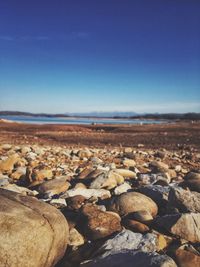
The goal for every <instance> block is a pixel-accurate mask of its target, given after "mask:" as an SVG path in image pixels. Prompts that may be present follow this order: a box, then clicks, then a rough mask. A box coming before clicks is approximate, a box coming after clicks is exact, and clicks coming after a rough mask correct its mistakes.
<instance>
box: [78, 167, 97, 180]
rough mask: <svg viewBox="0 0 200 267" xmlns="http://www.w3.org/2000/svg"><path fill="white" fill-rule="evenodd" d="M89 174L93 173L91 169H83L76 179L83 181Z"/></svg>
mask: <svg viewBox="0 0 200 267" xmlns="http://www.w3.org/2000/svg"><path fill="white" fill-rule="evenodd" d="M91 172H93V168H88V167H87V168H85V169H83V170H82V171H81V172H80V173H79V175H78V179H85V178H87V177H88V175H89V174H90V173H91Z"/></svg>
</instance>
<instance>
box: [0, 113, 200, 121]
mask: <svg viewBox="0 0 200 267" xmlns="http://www.w3.org/2000/svg"><path fill="white" fill-rule="evenodd" d="M0 116H32V117H48V118H56V117H63V118H65V117H66V118H69V117H77V118H81V117H82V118H83V117H84V118H115V119H123V118H126V119H127V118H128V119H159V120H161V119H165V120H200V113H192V112H191V113H164V114H160V113H152V114H137V113H135V112H118V111H117V112H87V113H65V114H48V113H30V112H21V111H0Z"/></svg>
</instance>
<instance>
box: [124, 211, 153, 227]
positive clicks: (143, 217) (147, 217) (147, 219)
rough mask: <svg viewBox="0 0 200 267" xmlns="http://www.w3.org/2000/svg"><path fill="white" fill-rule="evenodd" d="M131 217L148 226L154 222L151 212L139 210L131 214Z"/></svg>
mask: <svg viewBox="0 0 200 267" xmlns="http://www.w3.org/2000/svg"><path fill="white" fill-rule="evenodd" d="M129 217H130V218H131V219H133V220H136V221H138V222H141V223H144V224H147V225H148V224H150V223H151V222H152V220H153V217H152V215H151V214H150V213H149V211H146V210H138V211H136V212H133V213H130V214H129Z"/></svg>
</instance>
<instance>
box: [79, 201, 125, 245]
mask: <svg viewBox="0 0 200 267" xmlns="http://www.w3.org/2000/svg"><path fill="white" fill-rule="evenodd" d="M82 212H83V215H84V216H85V217H86V224H85V229H84V230H85V233H86V236H87V237H88V239H90V240H96V239H100V238H103V237H106V236H109V235H111V234H113V233H115V232H118V231H121V224H120V218H119V216H118V215H117V214H116V215H115V214H113V213H110V212H104V211H101V210H100V209H98V207H97V206H96V205H92V204H87V205H85V206H83V209H82Z"/></svg>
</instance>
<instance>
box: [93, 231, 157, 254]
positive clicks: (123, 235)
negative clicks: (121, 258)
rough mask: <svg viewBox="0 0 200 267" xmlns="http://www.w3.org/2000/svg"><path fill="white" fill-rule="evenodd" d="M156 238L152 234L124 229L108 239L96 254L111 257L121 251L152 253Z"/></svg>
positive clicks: (154, 248)
mask: <svg viewBox="0 0 200 267" xmlns="http://www.w3.org/2000/svg"><path fill="white" fill-rule="evenodd" d="M156 242H157V237H156V235H154V234H144V235H142V234H140V233H134V232H132V231H130V230H127V229H124V230H123V231H121V232H120V233H118V234H116V235H115V236H114V237H113V238H111V239H108V240H107V241H106V242H105V243H104V244H103V245H102V246H101V247H100V248H99V249H98V251H97V254H104V253H106V254H107V255H111V254H113V253H115V252H120V251H122V250H141V251H144V252H154V251H156V249H157V246H156Z"/></svg>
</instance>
